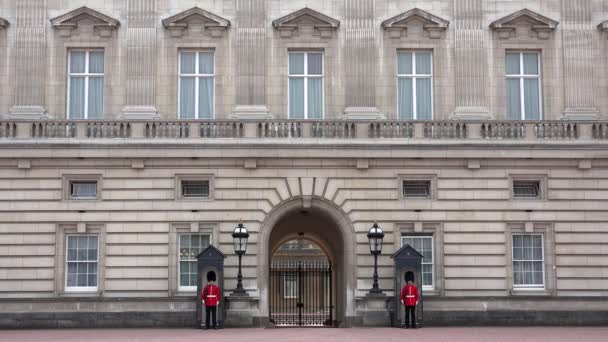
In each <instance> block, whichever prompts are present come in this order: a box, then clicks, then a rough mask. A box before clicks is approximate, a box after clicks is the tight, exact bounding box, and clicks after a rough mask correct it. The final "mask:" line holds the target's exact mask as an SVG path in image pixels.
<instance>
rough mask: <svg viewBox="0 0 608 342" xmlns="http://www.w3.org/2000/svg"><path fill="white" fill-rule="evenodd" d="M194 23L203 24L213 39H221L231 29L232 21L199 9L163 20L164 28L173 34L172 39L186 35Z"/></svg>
mask: <svg viewBox="0 0 608 342" xmlns="http://www.w3.org/2000/svg"><path fill="white" fill-rule="evenodd" d="M193 21H198V22H202V26H203V31H206V32H208V33H209V35H210V36H211V37H213V38H220V37H222V36H223V35H224V32H225V31H226V30H227V29H228V28H229V27H230V20H228V19H225V18H222V17H220V16H219V15H216V14H214V13H211V12H209V11H205V10H204V9H202V8H199V7H192V8H191V9H189V10H186V11H183V12H180V13H178V14H176V15H173V16H171V17H169V18H166V19H164V20H163V26H164V27H165V28H166V29H167V30H169V31H170V32H171V37H175V38H179V37H182V36H183V35H184V32H185V31H186V30H188V29H189V28H190V27H192V26H194V25H192V22H193Z"/></svg>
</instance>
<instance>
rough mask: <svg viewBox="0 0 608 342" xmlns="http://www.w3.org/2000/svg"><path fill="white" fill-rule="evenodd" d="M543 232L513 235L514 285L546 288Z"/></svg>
mask: <svg viewBox="0 0 608 342" xmlns="http://www.w3.org/2000/svg"><path fill="white" fill-rule="evenodd" d="M544 274H545V265H544V249H543V235H542V234H514V235H513V287H532V288H544V286H545V282H544V279H545V276H544Z"/></svg>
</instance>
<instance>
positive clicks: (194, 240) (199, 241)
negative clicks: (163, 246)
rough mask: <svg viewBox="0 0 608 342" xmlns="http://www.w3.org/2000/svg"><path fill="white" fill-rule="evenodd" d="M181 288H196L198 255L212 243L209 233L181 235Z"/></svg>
mask: <svg viewBox="0 0 608 342" xmlns="http://www.w3.org/2000/svg"><path fill="white" fill-rule="evenodd" d="M178 242H179V247H178V250H179V270H178V274H179V288H180V290H188V291H189V290H196V285H197V284H196V272H197V260H196V256H197V255H198V254H199V253H200V252H202V251H203V249H205V248H207V247H208V246H209V245H210V244H211V236H210V235H209V234H181V235H179V239H178Z"/></svg>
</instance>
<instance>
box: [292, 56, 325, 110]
mask: <svg viewBox="0 0 608 342" xmlns="http://www.w3.org/2000/svg"><path fill="white" fill-rule="evenodd" d="M292 53H294V54H295V53H303V54H304V73H303V74H295V75H292V74H291V73H290V71H289V70H290V68H289V63H290V59H289V55H291V54H292ZM308 54H321V74H318V75H309V74H308ZM291 78H303V79H304V120H309V119H310V117H309V115H308V79H309V78H320V79H321V101H322V103H321V117H320V118H319V119H318V120H322V119H324V118H325V53H324V51H314V50H311V51H298V50H294V51H289V52H288V53H287V112H288V113H287V115H288V116H289V118H290V119H292V116H291V96H290V94H291V91H290V90H291V89H290V88H291V86H290V82H289V79H291ZM296 119H297V118H296ZM315 120H316V119H315Z"/></svg>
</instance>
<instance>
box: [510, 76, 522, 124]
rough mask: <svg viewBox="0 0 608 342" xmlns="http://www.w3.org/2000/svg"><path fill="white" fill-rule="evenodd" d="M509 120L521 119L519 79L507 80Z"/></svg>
mask: <svg viewBox="0 0 608 342" xmlns="http://www.w3.org/2000/svg"><path fill="white" fill-rule="evenodd" d="M507 118H508V119H509V120H520V119H521V102H520V93H519V79H517V78H508V79H507Z"/></svg>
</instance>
